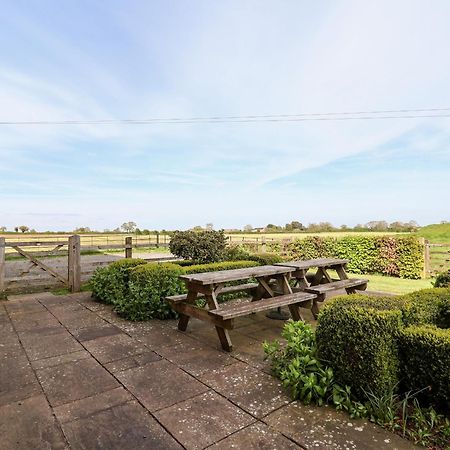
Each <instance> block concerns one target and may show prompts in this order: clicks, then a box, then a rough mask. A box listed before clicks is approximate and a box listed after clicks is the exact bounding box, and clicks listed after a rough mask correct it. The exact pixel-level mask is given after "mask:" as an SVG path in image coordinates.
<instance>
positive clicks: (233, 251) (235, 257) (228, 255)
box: [223, 244, 250, 261]
mask: <svg viewBox="0 0 450 450" xmlns="http://www.w3.org/2000/svg"><path fill="white" fill-rule="evenodd" d="M249 259H250V253H249V252H248V251H247V250H246V249H245V248H244V247H243V246H242V245H236V244H228V245H227V246H226V248H225V251H224V253H223V260H224V261H240V260H249Z"/></svg>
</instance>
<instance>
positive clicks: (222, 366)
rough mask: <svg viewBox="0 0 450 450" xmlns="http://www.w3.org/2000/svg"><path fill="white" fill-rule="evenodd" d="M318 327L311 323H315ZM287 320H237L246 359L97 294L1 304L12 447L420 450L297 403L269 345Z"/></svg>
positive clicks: (210, 336)
mask: <svg viewBox="0 0 450 450" xmlns="http://www.w3.org/2000/svg"><path fill="white" fill-rule="evenodd" d="M310 319H311V318H310ZM282 325H283V322H279V321H274V320H270V319H267V318H266V317H265V315H264V314H256V315H253V316H251V317H247V318H243V319H240V320H238V321H237V327H236V329H235V330H233V331H232V332H231V337H232V340H233V344H234V346H235V351H234V352H233V353H231V354H227V353H224V352H223V351H221V350H220V348H219V342H218V338H217V335H216V333H215V330H214V328H213V327H211V326H208V325H207V324H205V323H203V322H199V321H196V320H192V321H191V323H190V325H189V328H188V332H187V333H181V332H179V331H177V329H176V323H175V322H174V321H166V322H162V321H149V322H145V323H132V322H128V321H124V320H121V319H120V318H118V317H117V316H116V315H115V314H114V313H113V312H112V311H111V308H110V307H109V306H105V305H102V304H99V303H96V302H94V301H92V300H91V298H90V295H89V294H87V293H82V294H74V295H67V296H54V295H52V294H48V293H44V294H34V295H27V296H15V297H10V299H9V301H4V302H0V362H1V365H0V435H1V440H0V449H5V450H13V449H27V450H28V449H35V450H37V449H68V448H71V449H93V448H96V449H108V450H110V449H120V450H122V449H133V450H134V449H152V450H155V449H182V448H186V449H203V448H214V449H230V448H236V449H241V448H242V449H245V450H252V449H267V450H274V449H300V448H304V449H374V450H375V449H377V450H379V449H384V448H385V449H410V448H414V446H413V445H412V444H411V443H409V442H408V441H406V440H403V439H401V438H400V437H398V436H395V435H393V434H391V433H389V432H387V431H384V430H382V429H381V428H379V427H377V426H375V425H373V424H371V423H368V422H366V421H362V420H351V419H349V417H348V416H347V415H346V414H343V413H338V412H336V411H335V410H334V409H332V408H327V407H323V408H316V407H310V406H304V405H302V404H301V403H298V402H292V401H290V399H289V397H288V396H287V395H286V393H285V392H284V390H283V389H282V387H281V386H280V384H279V383H278V380H277V379H275V378H274V377H272V376H271V375H270V368H269V365H268V363H267V362H265V361H264V360H263V351H262V346H261V342H262V340H264V339H273V338H276V337H279V336H280V331H281V328H282Z"/></svg>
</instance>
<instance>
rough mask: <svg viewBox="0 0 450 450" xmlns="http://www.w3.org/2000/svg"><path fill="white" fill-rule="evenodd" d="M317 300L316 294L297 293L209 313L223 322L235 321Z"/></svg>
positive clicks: (224, 305) (225, 307)
mask: <svg viewBox="0 0 450 450" xmlns="http://www.w3.org/2000/svg"><path fill="white" fill-rule="evenodd" d="M315 298H316V294H311V293H309V292H296V293H293V294H285V295H278V296H276V297H269V298H263V299H261V300H258V301H246V302H242V303H240V304H239V305H236V303H234V304H230V305H227V304H226V303H225V304H222V305H221V306H220V308H218V309H213V310H211V311H209V314H210V315H212V316H215V317H220V318H221V319H223V320H228V319H235V318H237V317H242V316H247V315H249V314H252V313H257V312H261V311H267V310H269V309H274V308H279V307H282V306H292V305H295V306H300V305H301V304H303V303H307V302H310V301H311V300H314V299H315Z"/></svg>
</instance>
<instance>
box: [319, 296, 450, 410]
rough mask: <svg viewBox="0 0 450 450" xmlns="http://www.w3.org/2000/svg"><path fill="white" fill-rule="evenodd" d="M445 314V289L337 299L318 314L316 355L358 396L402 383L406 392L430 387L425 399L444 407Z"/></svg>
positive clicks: (448, 387)
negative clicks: (400, 294)
mask: <svg viewBox="0 0 450 450" xmlns="http://www.w3.org/2000/svg"><path fill="white" fill-rule="evenodd" d="M449 311H450V289H444V288H442V289H425V290H423V291H418V292H413V293H411V294H407V295H403V296H398V297H369V296H366V295H361V294H359V295H349V296H342V297H336V298H334V299H331V300H329V301H328V302H327V303H326V304H325V306H324V307H323V308H322V310H321V311H320V313H319V318H318V326H317V332H316V333H317V346H318V350H319V356H320V358H321V359H323V360H325V361H326V362H327V363H328V364H329V365H330V367H332V368H333V370H334V372H335V375H336V379H337V381H338V382H339V383H342V384H347V385H349V386H351V387H352V390H353V391H354V392H355V393H356V394H357V395H358V396H359V397H360V398H363V394H364V391H366V392H368V391H371V392H373V393H374V394H375V395H378V396H380V395H383V393H385V392H386V391H387V390H388V389H389V387H392V386H395V385H396V384H398V383H400V382H401V386H402V388H403V389H404V390H405V391H418V390H420V389H423V388H425V387H426V386H431V391H430V392H431V394H430V396H429V398H432V397H435V399H437V400H438V401H439V402H441V403H442V404H444V402H445V401H448V399H449V398H450V384H449V376H450V375H449V373H450V361H449V358H450V356H446V353H445V352H447V351H448V350H449V345H450V330H448V329H446V328H449V326H450V314H449ZM438 326H439V327H441V328H437V327H438ZM415 344H417V345H415ZM448 354H449V355H450V353H448ZM419 360H420V361H421V362H420V364H419V362H418V361H419ZM427 368H428V369H427ZM427 370H428V372H427Z"/></svg>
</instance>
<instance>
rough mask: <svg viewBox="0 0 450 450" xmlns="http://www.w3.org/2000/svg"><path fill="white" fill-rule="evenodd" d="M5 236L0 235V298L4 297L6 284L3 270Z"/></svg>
mask: <svg viewBox="0 0 450 450" xmlns="http://www.w3.org/2000/svg"><path fill="white" fill-rule="evenodd" d="M5 244H6V241H5V238H4V237H0V300H1V299H3V298H6V293H5V290H6V286H5V278H6V275H5V272H6V263H5V260H6V248H5Z"/></svg>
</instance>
